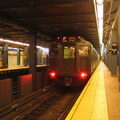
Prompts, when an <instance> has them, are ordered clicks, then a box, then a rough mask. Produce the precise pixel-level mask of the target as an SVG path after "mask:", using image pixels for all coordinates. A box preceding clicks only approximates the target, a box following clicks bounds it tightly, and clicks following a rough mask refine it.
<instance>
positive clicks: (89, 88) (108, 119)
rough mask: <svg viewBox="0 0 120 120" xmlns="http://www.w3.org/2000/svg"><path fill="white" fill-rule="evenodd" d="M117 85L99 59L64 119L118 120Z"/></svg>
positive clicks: (119, 115)
mask: <svg viewBox="0 0 120 120" xmlns="http://www.w3.org/2000/svg"><path fill="white" fill-rule="evenodd" d="M119 85H120V83H119V82H118V77H114V76H111V73H110V71H108V69H107V67H106V66H105V65H104V63H103V62H102V61H101V62H100V64H99V65H98V67H97V69H96V70H95V72H94V73H93V75H92V77H91V79H90V80H89V82H88V83H87V85H86V86H85V88H84V90H83V91H82V93H81V95H80V96H79V98H78V100H77V101H76V103H75V104H74V106H73V107H72V109H71V111H70V112H69V114H68V116H67V117H66V119H65V120H120V89H119Z"/></svg>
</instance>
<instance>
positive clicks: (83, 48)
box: [78, 46, 88, 56]
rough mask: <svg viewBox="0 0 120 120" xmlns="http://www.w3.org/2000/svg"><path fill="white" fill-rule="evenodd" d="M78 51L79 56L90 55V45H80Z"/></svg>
mask: <svg viewBox="0 0 120 120" xmlns="http://www.w3.org/2000/svg"><path fill="white" fill-rule="evenodd" d="M78 53H79V56H88V46H79V47H78Z"/></svg>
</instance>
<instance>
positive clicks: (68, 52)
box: [64, 46, 75, 59]
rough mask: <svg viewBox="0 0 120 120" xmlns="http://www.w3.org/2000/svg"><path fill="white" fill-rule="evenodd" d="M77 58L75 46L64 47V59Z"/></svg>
mask: <svg viewBox="0 0 120 120" xmlns="http://www.w3.org/2000/svg"><path fill="white" fill-rule="evenodd" d="M74 58H75V47H74V46H65V47H64V59H74Z"/></svg>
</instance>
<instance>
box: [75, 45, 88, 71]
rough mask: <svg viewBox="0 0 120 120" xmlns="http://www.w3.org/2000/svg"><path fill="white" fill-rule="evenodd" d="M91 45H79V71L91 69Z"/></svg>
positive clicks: (77, 62) (77, 63)
mask: <svg viewBox="0 0 120 120" xmlns="http://www.w3.org/2000/svg"><path fill="white" fill-rule="evenodd" d="M88 48H89V47H88V46H87V45H77V55H76V67H77V70H78V71H81V70H88V69H89V49H88Z"/></svg>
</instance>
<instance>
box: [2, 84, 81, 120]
mask: <svg viewBox="0 0 120 120" xmlns="http://www.w3.org/2000/svg"><path fill="white" fill-rule="evenodd" d="M79 94H80V91H77V92H75V91H72V92H70V93H69V90H66V89H62V90H60V89H58V88H56V87H55V86H51V87H49V88H46V89H43V90H42V91H40V92H39V93H36V94H33V95H32V96H31V97H29V98H28V97H27V98H26V99H23V100H21V101H19V102H16V104H14V105H13V106H11V108H12V110H8V111H7V112H6V110H4V111H3V112H1V111H0V115H1V114H2V115H3V116H2V117H1V118H0V120H8V119H9V120H45V119H47V120H64V119H65V117H66V115H67V114H68V112H69V110H70V109H71V107H72V106H73V104H74V102H75V101H76V99H77V97H78V96H79Z"/></svg>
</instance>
